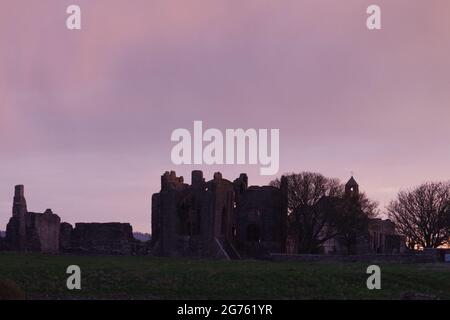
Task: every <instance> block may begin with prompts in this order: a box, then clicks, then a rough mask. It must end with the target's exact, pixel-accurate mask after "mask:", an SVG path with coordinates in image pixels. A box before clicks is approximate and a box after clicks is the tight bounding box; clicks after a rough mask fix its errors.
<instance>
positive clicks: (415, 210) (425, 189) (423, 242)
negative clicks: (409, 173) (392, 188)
mask: <svg viewBox="0 0 450 320" xmlns="http://www.w3.org/2000/svg"><path fill="white" fill-rule="evenodd" d="M387 210H388V215H389V218H390V219H391V220H392V221H393V222H394V223H395V225H396V228H397V231H398V232H399V233H400V234H401V235H403V236H405V237H406V240H407V243H408V245H409V246H410V247H411V248H415V247H421V248H437V247H439V246H441V245H443V244H446V243H448V242H449V234H450V233H449V229H450V221H449V220H450V218H449V216H450V182H429V183H424V184H422V185H420V186H418V187H416V188H414V189H412V190H408V191H400V192H399V193H398V195H397V198H396V199H395V200H393V201H391V202H390V204H389V205H388V207H387Z"/></svg>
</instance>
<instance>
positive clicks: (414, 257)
mask: <svg viewBox="0 0 450 320" xmlns="http://www.w3.org/2000/svg"><path fill="white" fill-rule="evenodd" d="M268 258H269V259H270V260H272V261H298V262H370V263H433V262H439V261H440V260H439V259H438V258H437V257H436V256H434V255H428V254H424V253H416V254H366V255H350V256H347V255H326V254H278V253H272V254H270V256H269V257H268Z"/></svg>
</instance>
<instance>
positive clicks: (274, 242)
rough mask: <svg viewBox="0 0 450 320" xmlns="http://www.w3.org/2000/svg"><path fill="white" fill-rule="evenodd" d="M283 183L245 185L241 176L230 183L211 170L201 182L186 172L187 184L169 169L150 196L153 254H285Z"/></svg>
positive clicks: (200, 175) (197, 174)
mask: <svg viewBox="0 0 450 320" xmlns="http://www.w3.org/2000/svg"><path fill="white" fill-rule="evenodd" d="M286 222H287V183H286V181H285V179H284V178H283V179H282V187H281V188H280V189H279V188H275V187H270V186H266V187H248V178H247V175H245V174H242V175H241V176H240V177H239V178H238V179H236V180H235V181H234V182H231V181H229V180H226V179H223V177H222V174H221V173H219V172H217V173H215V174H214V178H213V179H212V180H210V181H208V182H205V179H204V178H203V173H202V172H201V171H193V172H192V184H191V185H188V184H185V183H184V180H183V177H177V176H176V174H175V172H173V171H172V172H166V173H165V174H164V175H163V176H162V177H161V191H160V192H159V193H155V194H154V195H153V197H152V243H153V248H154V252H155V253H156V254H159V255H167V256H177V255H186V256H207V257H226V258H231V259H233V258H238V257H240V256H258V255H264V254H266V253H269V252H285V247H286Z"/></svg>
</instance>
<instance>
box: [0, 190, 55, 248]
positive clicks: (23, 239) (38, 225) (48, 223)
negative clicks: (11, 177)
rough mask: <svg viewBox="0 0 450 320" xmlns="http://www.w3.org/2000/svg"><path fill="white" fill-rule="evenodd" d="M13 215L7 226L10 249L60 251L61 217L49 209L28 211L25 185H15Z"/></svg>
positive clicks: (7, 240)
mask: <svg viewBox="0 0 450 320" xmlns="http://www.w3.org/2000/svg"><path fill="white" fill-rule="evenodd" d="M12 211H13V216H12V217H11V218H10V220H9V223H8V225H7V227H6V238H5V246H6V248H8V249H10V250H19V251H40V252H45V253H58V252H59V230H60V226H59V225H60V222H61V219H60V218H59V217H58V216H57V215H56V214H54V213H53V212H52V210H50V209H47V210H46V211H45V212H44V213H35V212H28V209H27V202H26V200H25V195H24V186H22V185H19V186H16V187H15V193H14V202H13V210H12Z"/></svg>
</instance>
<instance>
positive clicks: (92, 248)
mask: <svg viewBox="0 0 450 320" xmlns="http://www.w3.org/2000/svg"><path fill="white" fill-rule="evenodd" d="M60 234H61V237H60V244H61V250H63V251H64V252H77V253H88V254H119V255H131V254H134V253H136V252H135V250H136V246H137V245H138V244H139V243H140V242H139V241H137V240H135V239H134V238H133V228H132V227H131V225H130V224H129V223H76V224H75V228H72V226H71V225H70V224H68V223H62V224H61V231H60Z"/></svg>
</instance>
